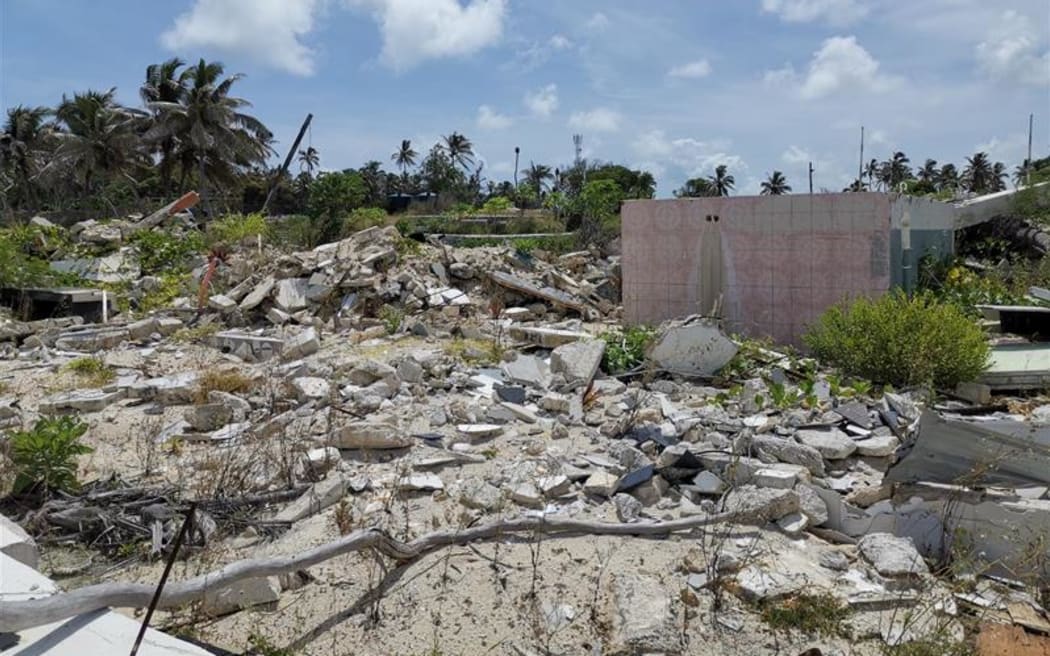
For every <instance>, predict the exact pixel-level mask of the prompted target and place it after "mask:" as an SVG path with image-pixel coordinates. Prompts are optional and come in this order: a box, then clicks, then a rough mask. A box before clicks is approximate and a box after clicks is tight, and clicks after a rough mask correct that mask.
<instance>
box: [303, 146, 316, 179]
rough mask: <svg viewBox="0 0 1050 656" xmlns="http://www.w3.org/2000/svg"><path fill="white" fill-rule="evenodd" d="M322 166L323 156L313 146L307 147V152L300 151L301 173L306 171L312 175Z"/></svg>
mask: <svg viewBox="0 0 1050 656" xmlns="http://www.w3.org/2000/svg"><path fill="white" fill-rule="evenodd" d="M320 164H321V154H320V153H319V152H317V149H316V148H314V147H313V146H307V147H306V149H305V150H302V149H300V150H299V172H300V173H302V171H303V170H304V169H305V170H306V172H307V173H310V174H311V175H312V174H313V172H314V169H316V168H317V167H318V166H320Z"/></svg>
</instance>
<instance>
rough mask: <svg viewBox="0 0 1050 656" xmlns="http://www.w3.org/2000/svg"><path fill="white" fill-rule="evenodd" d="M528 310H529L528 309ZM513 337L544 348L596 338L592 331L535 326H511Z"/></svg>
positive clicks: (510, 332) (510, 330) (510, 331)
mask: <svg viewBox="0 0 1050 656" xmlns="http://www.w3.org/2000/svg"><path fill="white" fill-rule="evenodd" d="M526 311H527V310H526ZM507 332H508V334H509V335H510V337H511V339H516V340H519V341H522V342H529V343H530V344H535V345H536V346H542V347H543V348H549V349H553V348H557V347H559V346H563V345H565V344H572V343H573V342H578V341H580V340H584V339H594V336H593V335H591V334H590V333H584V332H578V331H575V330H560V329H556V328H539V327H535V326H511V327H510V329H509V330H508V331H507Z"/></svg>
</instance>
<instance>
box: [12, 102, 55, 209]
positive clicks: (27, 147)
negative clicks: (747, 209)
mask: <svg viewBox="0 0 1050 656" xmlns="http://www.w3.org/2000/svg"><path fill="white" fill-rule="evenodd" d="M51 113H52V112H51V110H50V109H48V108H47V107H23V106H22V105H18V106H17V107H13V108H11V109H8V110H7V120H6V121H5V122H4V129H3V131H2V132H0V170H7V171H9V172H10V174H11V176H12V178H13V180H12V182H13V184H14V185H15V189H16V190H17V192H18V193H17V194H13V195H20V196H21V197H22V198H21V199H22V200H23V201H25V202H26V203H27V204H33V203H35V199H36V191H35V187H36V185H35V183H34V180H33V178H34V176H35V175H36V173H37V171H38V170H39V168H40V166H39V165H40V162H41V156H42V155H43V153H44V152H45V150H46V145H47V144H46V142H47V140H48V138H49V136H50V132H51V130H50V128H49V127H48V126H47V125H46V124H45V123H44V119H45V118H47V117H48V116H49V115H50V114H51Z"/></svg>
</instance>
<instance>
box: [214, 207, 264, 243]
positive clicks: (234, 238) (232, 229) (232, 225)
mask: <svg viewBox="0 0 1050 656" xmlns="http://www.w3.org/2000/svg"><path fill="white" fill-rule="evenodd" d="M269 234H270V224H269V223H267V222H266V217H265V216H263V215H262V214H259V213H254V214H230V215H228V216H224V217H222V218H221V219H217V220H215V221H212V222H211V223H209V224H208V241H210V242H211V243H213V244H215V243H223V244H239V243H241V242H243V241H246V240H248V239H251V240H255V239H257V238H258V237H264V238H265V237H267V236H269Z"/></svg>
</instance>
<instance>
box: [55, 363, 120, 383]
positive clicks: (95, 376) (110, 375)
mask: <svg viewBox="0 0 1050 656" xmlns="http://www.w3.org/2000/svg"><path fill="white" fill-rule="evenodd" d="M66 368H67V369H69V370H70V371H72V372H73V373H75V374H76V375H77V377H78V378H80V379H81V381H82V384H84V385H87V386H89V387H105V386H106V385H108V384H109V383H111V382H113V380H114V379H115V378H116V377H117V372H115V371H113V369H111V368H109V367H107V366H106V364H105V363H104V362H103V361H102V358H98V357H91V356H87V357H83V358H77V359H75V360H71V361H70V362H69V364H67V365H66Z"/></svg>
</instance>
